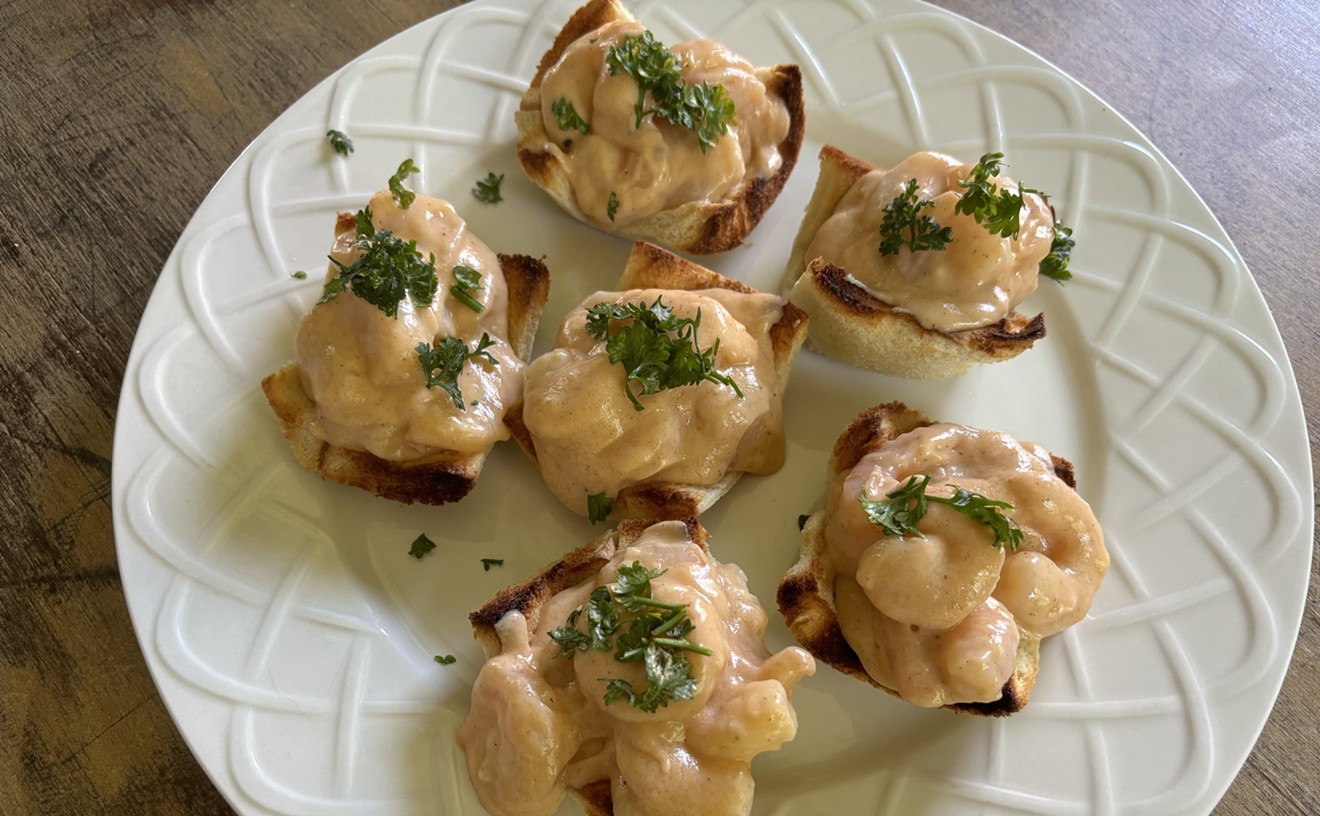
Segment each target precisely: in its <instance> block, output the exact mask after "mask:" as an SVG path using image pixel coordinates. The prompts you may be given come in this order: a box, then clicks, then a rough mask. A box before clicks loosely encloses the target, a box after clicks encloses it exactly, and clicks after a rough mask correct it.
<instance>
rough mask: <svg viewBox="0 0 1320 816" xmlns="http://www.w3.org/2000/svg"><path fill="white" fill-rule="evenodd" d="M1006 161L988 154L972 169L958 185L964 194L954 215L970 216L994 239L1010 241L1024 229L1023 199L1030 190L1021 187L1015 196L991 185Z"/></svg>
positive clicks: (1000, 156) (954, 208) (998, 155)
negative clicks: (1001, 162)
mask: <svg viewBox="0 0 1320 816" xmlns="http://www.w3.org/2000/svg"><path fill="white" fill-rule="evenodd" d="M1003 158H1004V154H1003V153H986V154H985V155H984V156H982V157H981V160H980V161H978V162H977V163H976V165H975V166H974V167H972V170H971V172H970V173H968V174H967V178H964V179H960V180H959V181H958V186H959V187H962V188H963V190H964V192H963V194H962V198H960V199H958V203H957V204H955V205H953V211H954V212H956V213H959V214H960V215H970V216H971V217H972V218H974V219H975V220H976V223H978V224H980V225H981V226H983V227H985V230H986V232H988V233H990V234H991V235H998V236H999V237H1000V238H1011V237H1013V236H1014V235H1017V234H1018V231H1019V230H1021V229H1022V221H1021V214H1022V206H1023V203H1022V196H1023V194H1024V193H1025V192H1027V189H1026V188H1025V187H1022V186H1021V185H1018V189H1017V191H1016V192H1015V191H1013V190H1008V189H1003V188H998V187H995V185H994V184H992V183H991V182H990V179H991V178H993V177H995V176H998V175H999V164H1000V161H1001V160H1002V159H1003ZM1033 192H1034V191H1033Z"/></svg>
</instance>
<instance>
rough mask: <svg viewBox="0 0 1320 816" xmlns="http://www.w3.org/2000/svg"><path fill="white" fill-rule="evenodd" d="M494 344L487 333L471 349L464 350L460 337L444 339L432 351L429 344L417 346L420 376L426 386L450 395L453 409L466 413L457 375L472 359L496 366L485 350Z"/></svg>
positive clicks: (465, 348) (464, 346) (495, 361)
mask: <svg viewBox="0 0 1320 816" xmlns="http://www.w3.org/2000/svg"><path fill="white" fill-rule="evenodd" d="M493 345H495V341H494V340H492V339H490V335H489V334H487V333H486V332H482V333H481V339H480V340H478V341H477V344H476V346H475V347H474V348H472V349H469V348H468V347H467V344H466V343H464V342H463V338H461V337H446V338H444V339H443V340H441V341H440V342H438V343H436V344H435V347H434V348H432V347H431V345H430V344H429V343H418V344H417V361H418V362H419V363H420V364H421V366H422V374H423V375H424V376H425V377H426V387H427V388H435V387H436V386H437V385H438V386H440V387H441V388H443V389H445V391H448V392H449V396H450V397H451V398H453V400H454V407H455V408H458V409H459V410H460V411H463V410H467V406H466V405H464V403H463V392H462V391H461V390H460V389H459V386H458V375H459V372H461V371H462V370H463V364H464V363H466V362H467V361H468V360H472V359H474V358H480V359H482V360H485V361H486V362H487V363H490V364H491V365H499V364H500V363H499V361H498V360H496V359H495V358H494V357H492V356H491V355H490V352H488V351H486V349H488V348H490V347H491V346H493Z"/></svg>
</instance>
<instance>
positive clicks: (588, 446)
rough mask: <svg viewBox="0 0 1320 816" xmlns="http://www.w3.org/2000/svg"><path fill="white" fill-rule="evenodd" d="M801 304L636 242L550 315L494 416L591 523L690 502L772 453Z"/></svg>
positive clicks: (671, 511)
mask: <svg viewBox="0 0 1320 816" xmlns="http://www.w3.org/2000/svg"><path fill="white" fill-rule="evenodd" d="M806 331H807V318H806V315H805V314H804V313H803V312H802V311H801V310H800V309H798V308H796V307H795V306H793V305H792V304H791V303H788V302H787V301H786V300H784V299H783V298H781V297H779V296H778V295H772V294H766V293H763V292H757V291H756V290H754V289H752V288H751V287H748V286H746V285H745V284H742V283H738V282H736V281H732V280H729V279H728V278H725V277H723V276H721V275H718V274H716V273H714V272H712V271H710V270H709V269H706V268H704V267H701V266H698V265H697V264H694V263H692V262H690V261H687V260H684V259H683V258H680V257H678V256H677V255H674V254H672V253H670V252H667V251H665V250H663V249H661V248H659V247H657V246H654V245H652V244H646V243H640V242H639V243H637V244H636V245H634V247H633V251H632V254H631V255H630V256H629V259H628V263H627V266H626V267H625V269H624V272H623V276H622V277H621V278H620V279H619V285H618V291H615V292H597V293H595V294H593V295H591V296H589V297H588V298H587V299H586V300H585V301H583V302H582V303H581V304H580V305H579V306H578V307H577V308H575V309H573V310H572V311H570V312H569V313H568V315H567V316H566V317H565V318H564V321H563V323H562V325H561V326H560V330H559V335H558V337H557V338H556V340H555V347H554V348H553V349H552V350H551V351H549V352H546V353H545V354H543V355H541V356H540V357H538V358H537V359H536V360H534V361H533V362H532V364H531V365H530V366H528V369H527V378H526V387H525V390H524V396H523V403H522V405H521V406H520V407H519V408H518V409H516V410H514V411H511V412H510V414H509V418H508V422H509V425H510V427H512V428H513V430H514V436H515V437H516V438H517V440H518V442H519V443H520V444H522V446H523V448H524V450H526V451H527V453H528V455H529V456H531V457H532V459H533V460H534V461H535V462H536V464H537V467H538V468H539V469H540V471H541V475H542V476H543V477H544V478H545V481H546V484H547V485H548V486H549V487H550V490H551V491H552V492H553V493H554V494H555V496H557V497H558V498H559V500H560V501H561V502H563V503H564V504H565V505H566V506H567V507H568V508H569V509H571V510H573V511H574V512H576V513H578V514H581V515H584V516H587V517H588V518H590V519H591V520H592V521H593V522H594V521H599V520H602V519H605V518H607V517H608V518H685V517H688V516H696V515H699V514H700V513H701V512H702V511H704V510H705V509H706V508H707V507H709V506H710V505H711V504H713V503H714V502H715V501H716V500H717V499H718V498H719V497H720V496H722V495H724V493H725V492H727V491H728V490H729V488H731V487H732V486H733V484H734V482H736V481H737V479H738V477H739V476H741V475H742V474H743V473H744V472H747V473H755V474H762V475H764V474H768V473H774V472H775V471H777V470H778V469H779V468H780V467H781V466H782V465H783V461H784V449H785V444H784V420H783V391H784V387H785V385H786V384H787V381H788V374H789V368H790V366H791V364H792V361H793V357H794V356H795V355H796V353H797V350H798V348H800V347H801V344H802V339H803V337H804V336H805V335H806Z"/></svg>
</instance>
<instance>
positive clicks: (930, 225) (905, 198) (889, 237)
mask: <svg viewBox="0 0 1320 816" xmlns="http://www.w3.org/2000/svg"><path fill="white" fill-rule="evenodd" d="M934 206H935V202H934V201H931V200H930V199H922V200H920V201H918V200H917V180H916V179H908V183H907V184H906V185H904V187H903V192H901V193H899V194H898V195H896V196H894V200H893V201H891V202H889V204H887V205H886V206H885V210H884V212H885V217H884V220H883V221H881V222H880V254H881V255H894V254H897V253H898V251H899V249H901V248H902V247H903V246H905V245H906V246H907V248H908V249H910V250H911V251H913V252H920V251H921V250H924V249H934V250H940V249H944V247H945V245H946V244H948V243H949V241H951V240H953V229H952V228H951V227H941V226H940V225H939V224H938V223H937V222H936V221H935V219H934V218H931V217H930V216H929V215H922V214H921V211H922V210H924V209H926V208H927V207H934Z"/></svg>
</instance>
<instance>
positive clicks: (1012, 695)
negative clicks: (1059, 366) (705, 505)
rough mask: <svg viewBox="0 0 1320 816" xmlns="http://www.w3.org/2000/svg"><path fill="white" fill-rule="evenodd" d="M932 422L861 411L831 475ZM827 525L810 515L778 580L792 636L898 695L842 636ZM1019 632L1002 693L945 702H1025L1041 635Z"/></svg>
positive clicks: (1058, 468) (974, 709)
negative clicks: (798, 545)
mask: <svg viewBox="0 0 1320 816" xmlns="http://www.w3.org/2000/svg"><path fill="white" fill-rule="evenodd" d="M931 424H933V423H932V421H931V420H930V419H928V418H926V417H925V416H923V415H922V414H921V413H919V412H917V411H914V410H912V409H910V408H908V407H907V406H906V405H904V404H903V403H901V402H890V403H885V404H883V405H877V406H875V407H874V408H870V409H868V410H866V411H863V412H862V413H861V414H859V415H858V416H857V418H856V419H854V420H853V421H852V422H851V423H850V424H849V425H848V427H847V428H845V429H844V430H843V433H842V434H840V435H839V438H838V440H837V441H836V442H835V443H834V449H833V451H832V452H831V454H830V460H829V473H828V477H827V480H828V481H829V482H831V483H833V482H834V480H836V479H841V478H843V476H845V475H847V473H848V472H849V471H851V470H852V469H853V467H854V466H856V464H857V463H858V462H859V461H861V459H862V457H864V456H866V455H867V454H868V453H870V452H871V451H873V450H875V449H876V448H878V447H880V446H881V445H883V444H884V443H886V442H888V441H890V440H891V439H894V438H895V437H897V436H900V435H901V434H904V433H906V432H908V431H910V430H914V429H916V428H920V427H924V426H926V425H931ZM1051 459H1052V460H1053V462H1054V471H1055V474H1056V475H1057V476H1058V477H1059V478H1060V479H1062V480H1063V481H1064V482H1065V483H1066V484H1067V485H1068V486H1069V487H1075V486H1076V481H1075V479H1074V475H1073V466H1072V464H1071V463H1070V462H1068V461H1067V460H1065V459H1061V458H1059V457H1057V456H1054V455H1053V454H1051ZM824 526H825V511H824V510H820V511H818V512H816V513H814V514H813V515H812V516H811V517H810V518H808V519H807V522H806V525H805V526H804V527H803V530H802V544H801V550H800V553H799V558H798V561H797V563H796V564H794V565H793V566H792V568H790V569H789V571H788V572H787V573H786V574H785V575H784V577H783V579H782V580H781V581H780V583H779V590H778V593H777V600H778V604H779V611H780V613H781V614H782V615H783V616H784V621H785V622H786V623H787V624H788V629H789V631H790V632H791V633H792V634H793V637H794V638H795V639H796V640H797V642H798V643H800V644H801V645H802V646H803V648H805V649H806V650H807V651H809V652H811V654H812V655H813V656H815V657H816V658H817V659H819V660H822V661H824V662H825V663H828V664H829V665H831V666H833V667H834V668H836V669H838V670H839V671H841V672H843V673H844V674H847V675H849V676H851V677H854V678H856V679H858V680H862V681H864V682H866V683H870V684H871V685H873V686H875V687H876V688H879V689H882V690H884V691H886V692H888V693H890V694H893V695H894V696H898V695H897V694H896V693H895V692H894V691H893V690H892V689H890V688H887V687H885V686H884V685H881V684H880V683H878V682H877V681H876V680H875V679H874V678H873V677H871V675H870V674H869V673H867V671H866V669H865V668H864V667H863V665H862V661H861V658H859V657H858V655H857V652H856V651H854V650H853V648H852V646H850V645H849V644H848V641H847V640H846V639H845V638H844V636H843V630H842V629H841V628H840V626H839V620H838V616H837V615H836V613H835V606H834V583H835V575H834V570H833V566H832V565H831V563H830V560H829V559H828V558H827V557H825V554H824V546H825V541H824V535H823V529H824ZM1019 634H1020V635H1021V640H1020V641H1019V644H1018V652H1017V658H1016V663H1015V667H1014V671H1013V675H1012V676H1011V677H1010V678H1009V680H1008V682H1006V683H1005V684H1004V689H1003V695H1002V696H1001V697H1000V698H999V699H998V700H995V701H992V702H989V703H957V704H954V705H948V706H945V708H948V709H950V710H952V711H958V712H961V713H966V714H979V715H988V716H1003V715H1007V714H1012V713H1013V712H1015V711H1018V710H1020V709H1021V708H1022V707H1023V706H1024V705H1026V703H1027V700H1028V699H1029V698H1030V697H1031V691H1032V689H1033V688H1034V686H1035V684H1036V672H1037V668H1038V665H1039V659H1040V636H1039V635H1037V634H1034V633H1032V632H1029V631H1027V630H1026V629H1023V628H1022V627H1019Z"/></svg>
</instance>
